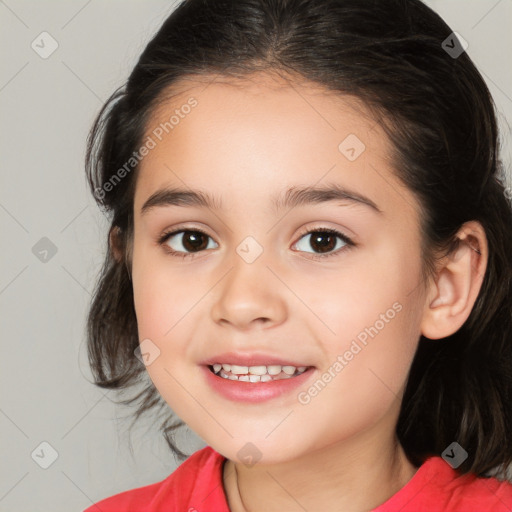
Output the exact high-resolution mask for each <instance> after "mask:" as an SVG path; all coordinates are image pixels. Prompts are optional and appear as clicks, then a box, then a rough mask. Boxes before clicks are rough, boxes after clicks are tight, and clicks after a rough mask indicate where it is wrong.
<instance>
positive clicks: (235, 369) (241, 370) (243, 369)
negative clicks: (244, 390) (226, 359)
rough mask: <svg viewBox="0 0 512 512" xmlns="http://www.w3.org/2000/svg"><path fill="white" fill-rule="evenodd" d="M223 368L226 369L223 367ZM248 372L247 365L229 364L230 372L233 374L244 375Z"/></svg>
mask: <svg viewBox="0 0 512 512" xmlns="http://www.w3.org/2000/svg"><path fill="white" fill-rule="evenodd" d="M224 370H226V368H225V367H224ZM226 371H227V370H226ZM248 372H249V367H248V366H238V365H237V364H232V365H231V373H234V374H235V375H246V374H247V373H248Z"/></svg>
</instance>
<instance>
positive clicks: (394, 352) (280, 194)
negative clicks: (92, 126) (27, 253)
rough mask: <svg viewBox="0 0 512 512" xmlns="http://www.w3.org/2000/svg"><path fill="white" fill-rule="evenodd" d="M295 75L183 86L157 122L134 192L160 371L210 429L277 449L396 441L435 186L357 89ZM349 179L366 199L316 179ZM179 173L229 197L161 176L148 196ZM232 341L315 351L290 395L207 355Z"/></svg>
mask: <svg viewBox="0 0 512 512" xmlns="http://www.w3.org/2000/svg"><path fill="white" fill-rule="evenodd" d="M280 85H281V87H280V88H278V87H275V82H272V79H269V78H268V77H265V76H264V75H260V77H259V79H258V80H257V81H253V82H250V84H249V83H245V82H238V83H237V86H233V83H231V84H228V83H219V82H213V83H211V84H210V85H209V86H207V87H205V86H204V84H201V85H198V84H197V83H195V84H194V83H191V87H190V88H187V89H185V92H183V91H180V94H179V95H178V96H176V97H174V98H173V99H172V100H170V101H169V102H168V103H166V104H165V105H164V108H161V109H160V110H159V113H158V114H155V115H154V116H153V118H152V120H151V122H150V123H149V124H148V127H147V133H146V137H145V139H144V142H145V144H146V147H147V148H149V149H148V150H147V151H144V152H145V153H147V154H146V156H144V158H143V160H142V161H141V164H140V174H139V175H138V178H137V186H136V193H135V201H134V229H135V231H134V245H133V260H132V261H133V268H132V280H133V290H134V300H135V309H136V314H137V321H138V329H139V339H140V341H141V343H142V346H141V348H142V352H143V353H145V354H147V355H146V356H145V357H146V358H147V371H148V372H149V375H150V377H151V379H152V381H153V383H154V384H155V386H156V387H157V389H158V390H159V392H160V393H161V395H162V396H163V398H164V399H165V400H166V401H167V403H168V404H169V406H170V407H171V409H172V410H173V411H174V412H175V413H176V414H177V415H178V416H179V417H181V418H182V419H183V420H184V421H185V422H186V423H187V424H188V425H189V426H190V428H191V429H192V430H194V431H195V432H196V433H197V434H198V435H199V436H200V437H201V438H202V439H203V440H204V441H205V442H206V443H207V444H209V445H211V446H212V447H213V448H215V449H216V450H217V451H218V452H220V453H221V454H223V455H224V456H226V457H228V458H229V459H232V460H240V459H242V458H243V456H245V455H249V456H253V459H254V458H259V462H260V463H276V462H279V461H286V460H290V459H292V458H295V457H299V456H301V455H306V454H307V453H309V452H312V451H313V450H318V449H321V448H324V447H327V446H330V445H332V444H334V443H342V444H343V445H344V446H346V447H347V450H348V452H349V453H350V451H354V453H356V451H357V452H360V450H362V449H363V450H371V449H373V450H375V449H378V447H379V446H381V445H382V443H388V442H390V441H391V440H392V438H393V436H394V428H395V425H396V421H397V417H398V413H399V409H400V402H401V398H402V393H403V390H404V387H405V383H406V378H407V375H408V371H409V368H410V365H411V362H412V359H413V356H414V353H415V349H416V346H417V342H418V338H419V336H420V334H421V327H420V325H421V319H422V314H423V310H424V303H425V296H424V291H423V288H422V287H421V286H420V276H421V266H420V238H419V236H420V233H419V216H418V203H417V202H416V200H415V199H414V197H413V195H412V193H410V192H409V191H408V190H407V189H406V188H404V186H403V185H401V184H400V183H399V182H398V180H397V179H396V178H395V176H394V173H393V169H392V168H391V166H390V164H389V163H388V161H387V157H388V155H389V152H390V146H389V143H388V140H387V138H386V137H385V135H384V133H383V131H382V130H381V128H380V126H379V124H378V123H375V121H372V120H371V119H370V118H369V117H367V116H365V115H364V114H363V113H362V111H361V110H357V109H354V108H352V107H351V105H352V106H353V105H355V103H354V102H352V103H349V102H348V98H344V97H341V96H334V95H332V94H327V93H326V92H325V91H322V90H320V89H316V88H312V87H308V88H306V87H305V86H299V85H296V84H294V86H293V87H289V86H286V84H285V83H284V82H283V83H281V84H280ZM186 105H188V106H186ZM171 116H174V117H173V118H171ZM165 123H167V124H165ZM147 137H150V139H148V138H147ZM335 187H337V188H338V190H341V189H342V188H343V189H346V190H350V191H351V192H352V193H355V194H359V195H360V196H362V197H364V198H365V199H360V200H355V199H354V200H350V199H343V198H340V197H339V196H337V195H335V194H334V193H331V194H326V193H325V192H318V193H316V194H314V193H312V192H311V191H310V192H307V190H313V189H316V188H319V189H320V188H321V189H322V190H328V189H332V190H334V188H335ZM162 189H180V190H182V191H183V192H186V193H188V194H190V193H192V192H194V193H197V194H204V195H206V194H207V195H208V196H209V197H211V198H213V199H212V204H211V205H210V206H209V207H206V206H203V205H200V204H198V202H197V201H191V200H188V202H187V201H185V200H183V199H182V200H181V201H176V200H174V201H173V200H172V197H171V196H170V195H169V196H168V197H167V198H165V196H164V195H163V194H160V195H159V196H157V198H158V197H159V198H160V200H161V201H152V206H148V207H146V208H144V211H142V210H143V206H144V205H145V204H146V202H147V201H148V199H149V198H150V197H152V196H154V194H155V193H156V192H157V191H160V190H162ZM299 189H306V192H303V193H300V194H298V195H297V190H299ZM276 198H278V204H277V205H276V204H275V202H274V201H275V200H276ZM297 198H299V199H303V201H300V202H297V201H295V200H294V199H297ZM165 200H167V202H166V201H165ZM287 200H291V202H287ZM372 204H373V205H374V206H372ZM278 206H279V207H278ZM326 229H329V230H335V231H337V232H339V233H340V234H341V235H343V236H344V237H347V238H348V239H350V240H351V243H349V242H347V241H346V239H344V238H343V237H340V236H338V235H336V234H332V233H331V234H330V233H325V232H324V231H325V230H326ZM184 230H187V231H189V232H188V233H187V232H183V231H184ZM197 230H200V231H202V232H203V233H204V234H201V233H197V232H196V231H197ZM190 231H191V232H193V233H190ZM308 231H312V232H313V234H307V232H308ZM171 232H177V233H175V234H174V235H172V236H169V237H167V239H164V240H163V242H162V243H161V244H159V243H158V240H159V239H161V238H162V237H163V235H165V234H166V233H167V234H168V233H171ZM352 244H354V245H352ZM170 251H175V252H176V254H172V253H171V252H170ZM322 255H324V257H322ZM225 352H234V353H237V354H241V355H249V356H253V355H264V357H268V361H269V363H270V362H272V358H276V359H277V358H278V359H281V360H284V361H286V362H293V363H296V365H297V366H309V367H314V368H313V369H312V370H309V371H308V372H307V375H306V374H304V375H302V377H292V378H291V380H293V379H295V378H297V379H300V381H299V380H298V381H297V382H299V384H298V385H295V387H293V386H292V388H293V389H289V390H288V391H287V392H285V393H283V394H281V395H279V396H273V397H271V398H267V399H266V400H257V401H249V400H247V399H241V400H235V399H233V398H228V397H227V396H225V395H224V394H222V393H220V392H219V391H218V390H217V389H216V388H215V387H212V385H211V384H210V380H211V379H212V378H214V379H217V381H218V382H219V380H220V379H222V378H221V377H215V376H213V375H211V374H209V373H207V372H209V370H208V369H207V367H206V366H205V365H204V364H203V362H204V361H205V360H208V359H211V358H213V360H215V361H217V362H218V363H227V362H229V361H226V360H222V358H220V360H219V358H217V357H216V356H218V355H219V354H222V353H225ZM221 383H222V384H223V385H225V386H229V387H230V388H231V390H235V388H237V387H238V388H241V387H243V388H244V390H242V391H246V388H248V387H249V386H252V388H251V389H256V388H257V387H258V386H260V385H261V386H266V387H267V388H271V387H272V386H279V383H278V382H271V383H269V384H268V383H265V384H263V383H261V382H260V383H257V382H256V383H248V382H234V381H230V380H228V381H225V380H222V381H221ZM287 383H288V384H289V381H287ZM281 384H282V383H281ZM274 389H277V388H274ZM248 443H251V444H248ZM244 460H248V459H244ZM254 460H255V459H254Z"/></svg>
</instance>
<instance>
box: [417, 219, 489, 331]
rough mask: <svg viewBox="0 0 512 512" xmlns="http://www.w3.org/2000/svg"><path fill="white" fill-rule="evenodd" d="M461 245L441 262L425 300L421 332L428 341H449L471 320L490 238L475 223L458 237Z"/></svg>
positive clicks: (481, 280) (485, 263) (485, 265)
mask: <svg viewBox="0 0 512 512" xmlns="http://www.w3.org/2000/svg"><path fill="white" fill-rule="evenodd" d="M457 238H458V239H459V243H458V246H457V248H456V249H455V250H454V251H452V253H451V254H449V255H448V256H446V257H445V258H444V259H443V260H442V262H441V263H440V268H439V269H438V272H437V275H436V279H435V280H434V281H433V282H432V284H431V286H430V288H429V293H428V296H427V297H426V301H425V309H424V314H423V318H422V323H421V333H422V334H423V336H425V337H426V338H429V339H440V338H446V337H447V336H450V335H452V334H453V333H455V332H457V331H458V330H459V329H460V327H462V325H463V324H464V322H465V321H466V320H467V319H468V317H469V315H470V314H471V311H472V309H473V306H474V304H475V301H476V299H477V297H478V294H479V292H480V289H481V286H482V282H483V279H484V276H485V271H486V268H487V257H488V247H487V237H486V235H485V230H484V229H483V227H482V226H481V224H480V223H478V222H476V221H471V222H468V223H466V224H465V225H464V227H463V228H461V230H460V231H459V233H458V234H457Z"/></svg>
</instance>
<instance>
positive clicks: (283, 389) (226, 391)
mask: <svg viewBox="0 0 512 512" xmlns="http://www.w3.org/2000/svg"><path fill="white" fill-rule="evenodd" d="M201 368H202V370H203V372H204V374H205V377H206V380H207V382H208V384H209V385H210V386H211V387H212V389H214V390H215V391H216V392H217V393H219V394H221V395H222V396H224V397H225V398H228V399H229V400H234V401H235V402H251V403H256V402H264V401H265V400H270V399H272V398H277V397H279V396H284V395H287V394H289V393H291V392H292V391H293V390H294V389H296V388H298V387H299V386H301V385H303V384H304V383H305V382H306V381H307V380H308V379H309V378H310V377H311V376H312V375H313V373H314V371H315V368H313V367H310V368H308V369H307V370H306V371H305V372H303V373H301V374H300V375H297V376H296V377H290V378H289V379H279V380H271V381H268V382H244V381H240V380H230V379H225V378H224V377H220V376H218V375H215V374H214V373H213V372H212V371H211V370H210V369H209V367H208V366H204V365H202V366H201Z"/></svg>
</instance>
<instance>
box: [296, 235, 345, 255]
mask: <svg viewBox="0 0 512 512" xmlns="http://www.w3.org/2000/svg"><path fill="white" fill-rule="evenodd" d="M308 238H309V240H308ZM302 240H304V242H303V241H302ZM339 241H341V243H339ZM300 244H302V246H300ZM295 245H296V247H297V248H298V249H299V250H300V251H304V252H311V251H310V250H309V249H312V250H313V251H312V253H313V254H314V255H315V254H316V255H317V256H318V257H320V258H321V257H327V256H331V255H335V254H338V253H339V252H341V251H343V250H344V249H346V248H347V247H348V246H353V245H355V244H354V243H353V242H352V240H350V238H348V237H347V236H345V235H344V234H343V233H340V232H339V231H336V230H334V229H327V228H319V229H314V230H309V231H307V232H306V233H303V234H302V236H301V239H300V240H299V242H297V243H296V244H295ZM333 251H334V252H333Z"/></svg>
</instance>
